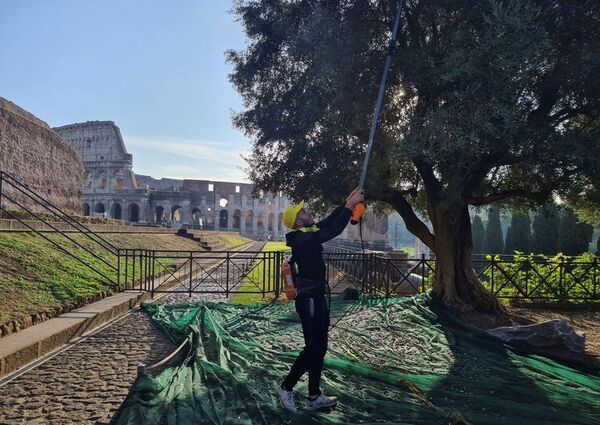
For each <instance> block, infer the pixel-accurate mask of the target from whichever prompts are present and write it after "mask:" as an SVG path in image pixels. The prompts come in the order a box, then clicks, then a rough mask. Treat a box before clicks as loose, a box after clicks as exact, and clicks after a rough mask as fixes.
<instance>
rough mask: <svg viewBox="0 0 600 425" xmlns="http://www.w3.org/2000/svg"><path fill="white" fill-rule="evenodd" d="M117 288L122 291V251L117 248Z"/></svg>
mask: <svg viewBox="0 0 600 425" xmlns="http://www.w3.org/2000/svg"><path fill="white" fill-rule="evenodd" d="M117 288H119V289H121V249H120V248H117Z"/></svg>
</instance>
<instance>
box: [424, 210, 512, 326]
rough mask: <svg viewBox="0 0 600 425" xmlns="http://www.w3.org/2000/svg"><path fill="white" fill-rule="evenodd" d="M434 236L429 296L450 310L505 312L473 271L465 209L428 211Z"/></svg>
mask: <svg viewBox="0 0 600 425" xmlns="http://www.w3.org/2000/svg"><path fill="white" fill-rule="evenodd" d="M430 215H432V217H431V219H432V220H431V221H432V223H433V227H434V232H435V244H434V252H435V282H434V285H433V291H432V292H433V293H434V294H436V295H437V296H439V297H440V298H441V299H442V300H443V301H444V302H445V303H446V305H448V306H449V307H450V308H452V309H456V310H460V311H466V310H479V311H482V312H486V313H493V314H501V313H503V312H504V311H505V310H504V308H503V307H502V306H501V305H500V303H499V302H498V300H497V299H496V297H494V296H493V295H492V294H491V293H490V292H489V291H487V290H486V289H485V288H484V287H483V285H482V284H481V282H480V281H479V279H478V278H477V274H476V273H475V271H474V270H473V264H472V260H471V254H472V250H473V242H472V235H471V220H470V217H469V210H468V206H467V205H463V204H461V203H447V202H442V203H439V204H438V205H433V206H431V207H430Z"/></svg>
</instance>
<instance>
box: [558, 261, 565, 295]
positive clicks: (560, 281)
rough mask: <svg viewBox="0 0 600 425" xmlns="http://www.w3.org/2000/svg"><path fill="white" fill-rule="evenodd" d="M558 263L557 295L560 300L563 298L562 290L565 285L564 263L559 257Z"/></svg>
mask: <svg viewBox="0 0 600 425" xmlns="http://www.w3.org/2000/svg"><path fill="white" fill-rule="evenodd" d="M559 261H560V264H559V267H558V273H559V275H558V276H559V277H558V297H559V299H560V301H563V300H564V296H565V294H564V292H563V289H564V287H565V281H564V279H565V273H564V265H565V261H564V260H563V259H562V258H561V259H560V260H559Z"/></svg>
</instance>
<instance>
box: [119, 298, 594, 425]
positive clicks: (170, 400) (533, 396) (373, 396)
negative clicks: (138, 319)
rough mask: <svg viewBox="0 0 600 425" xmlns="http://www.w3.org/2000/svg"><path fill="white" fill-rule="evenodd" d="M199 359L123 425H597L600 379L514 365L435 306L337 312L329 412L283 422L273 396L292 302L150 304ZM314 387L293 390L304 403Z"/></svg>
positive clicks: (395, 302) (161, 379) (291, 333)
mask: <svg viewBox="0 0 600 425" xmlns="http://www.w3.org/2000/svg"><path fill="white" fill-rule="evenodd" d="M143 308H144V310H145V311H146V312H148V313H149V314H151V315H152V318H153V319H154V320H155V321H156V322H157V323H158V324H159V325H160V326H161V327H162V329H164V331H165V332H166V333H167V334H168V335H169V336H170V337H171V338H172V339H173V340H174V341H175V342H179V341H182V340H183V339H184V338H190V339H191V344H190V345H189V347H190V350H189V352H188V353H187V355H185V356H184V359H183V360H182V361H181V362H180V363H179V364H178V365H177V366H174V367H171V368H168V369H166V370H165V371H163V372H162V373H161V374H160V375H159V376H157V377H156V378H152V377H149V376H142V377H140V378H138V379H137V381H136V382H135V384H134V385H133V387H132V389H131V392H130V394H129V396H128V397H127V399H126V400H125V402H124V403H123V405H122V406H121V409H120V411H119V412H118V414H117V415H116V416H115V419H114V422H115V423H117V424H317V423H319V424H341V423H350V424H461V423H472V424H515V425H516V424H528V425H535V424H545V425H548V424H598V423H600V374H599V373H598V372H596V371H591V372H590V371H588V372H586V373H584V372H581V371H577V370H574V369H572V368H569V367H566V366H563V365H561V364H559V363H556V362H554V361H551V360H548V359H546V358H543V357H539V356H535V355H527V354H523V353H520V354H517V352H515V350H513V349H511V348H510V347H508V346H506V345H503V344H501V343H498V342H496V341H495V340H493V339H492V338H491V337H489V336H487V335H486V334H484V333H482V332H481V331H479V330H477V329H475V328H472V327H470V326H468V325H466V324H464V323H462V322H459V321H457V320H455V319H454V318H453V317H452V316H451V315H450V314H448V313H447V312H446V310H445V309H444V308H443V307H442V306H441V305H440V304H439V303H437V302H435V301H434V300H432V299H431V298H430V296H429V295H427V294H423V295H420V296H418V297H415V298H404V299H389V300H362V301H361V302H359V303H358V304H353V303H352V302H345V301H334V302H333V303H332V313H333V315H336V314H340V313H341V312H342V311H344V310H346V309H348V308H351V309H352V312H351V313H350V314H348V315H347V316H345V317H344V319H343V320H342V321H340V323H339V324H338V325H337V326H336V327H335V328H334V329H333V330H332V331H331V333H330V349H329V351H328V357H327V358H326V362H325V371H324V376H323V389H324V392H325V393H328V394H334V395H337V396H338V397H339V404H338V406H337V407H336V408H335V409H333V410H330V411H325V412H318V413H314V412H308V411H306V410H303V409H302V406H301V405H300V408H299V410H298V413H289V412H284V411H282V410H281V408H280V407H279V403H278V399H277V395H276V390H275V389H276V386H277V384H278V383H279V382H281V380H282V379H283V377H284V376H285V374H286V373H287V371H288V370H289V367H290V365H291V363H292V362H293V360H294V358H295V356H296V355H297V354H298V351H299V350H300V349H301V348H302V344H303V339H302V335H301V331H300V325H299V321H298V318H297V315H296V313H295V311H294V310H293V304H292V303H284V302H281V303H279V302H278V303H271V304H267V305H264V306H260V307H259V306H248V305H232V304H224V303H223V304H219V303H198V304H180V305H159V304H145V305H144V306H143ZM303 394H306V382H305V381H302V382H301V383H300V384H299V385H298V386H297V388H296V403H297V405H299V404H300V403H301V402H302V401H303V398H304V397H303V396H302V395H303Z"/></svg>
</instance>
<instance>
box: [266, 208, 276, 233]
mask: <svg viewBox="0 0 600 425" xmlns="http://www.w3.org/2000/svg"><path fill="white" fill-rule="evenodd" d="M274 222H275V214H273V213H270V214H269V221H268V227H267V230H268V231H269V232H272V231H273V230H274V227H273V224H274Z"/></svg>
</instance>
